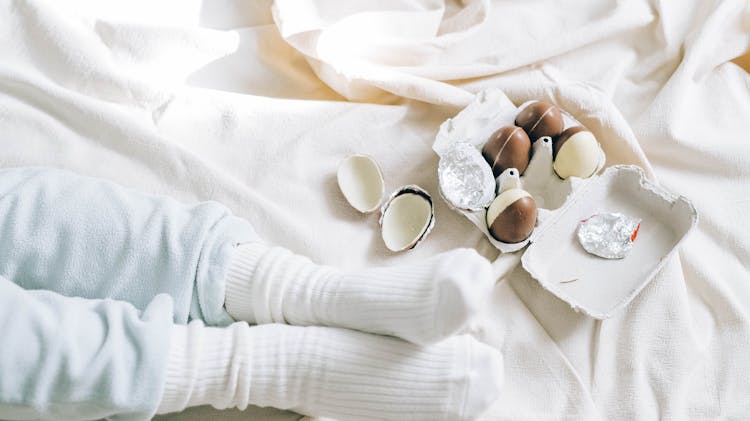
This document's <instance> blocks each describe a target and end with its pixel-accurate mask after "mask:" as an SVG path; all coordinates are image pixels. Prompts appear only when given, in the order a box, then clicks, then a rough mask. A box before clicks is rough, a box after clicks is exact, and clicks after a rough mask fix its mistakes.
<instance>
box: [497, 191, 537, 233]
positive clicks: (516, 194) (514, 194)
mask: <svg viewBox="0 0 750 421" xmlns="http://www.w3.org/2000/svg"><path fill="white" fill-rule="evenodd" d="M536 213H537V212H536V202H535V201H534V198H533V197H531V195H530V194H529V193H528V192H527V191H525V190H522V189H518V188H511V189H508V190H505V191H503V192H502V193H500V195H498V196H497V197H496V198H495V200H493V201H492V203H490V207H489V208H487V228H488V229H489V232H490V234H491V235H492V237H493V238H495V239H496V240H498V241H502V242H504V243H518V242H521V241H523V240H525V239H527V238H529V236H530V235H531V233H532V232H533V231H534V227H535V226H536Z"/></svg>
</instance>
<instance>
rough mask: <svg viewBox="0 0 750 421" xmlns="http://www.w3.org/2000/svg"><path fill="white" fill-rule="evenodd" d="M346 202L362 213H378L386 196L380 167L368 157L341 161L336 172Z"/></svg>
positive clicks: (359, 156)
mask: <svg viewBox="0 0 750 421" xmlns="http://www.w3.org/2000/svg"><path fill="white" fill-rule="evenodd" d="M336 178H337V179H338V184H339V189H341V193H342V194H343V195H344V198H346V201H347V202H349V204H350V205H351V206H352V207H353V208H354V209H356V210H358V211H360V212H362V213H370V212H374V211H376V210H377V209H378V208H379V207H380V203H381V202H382V201H383V196H384V195H385V183H384V182H383V174H382V173H381V171H380V167H378V164H377V163H376V162H375V160H374V159H372V158H370V157H369V156H367V155H352V156H349V157H347V158H346V159H344V160H343V161H341V163H340V164H339V168H338V171H337V172H336Z"/></svg>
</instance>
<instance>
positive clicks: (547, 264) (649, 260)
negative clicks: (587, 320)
mask: <svg viewBox="0 0 750 421" xmlns="http://www.w3.org/2000/svg"><path fill="white" fill-rule="evenodd" d="M529 102H531V101H529ZM529 102H527V103H524V104H521V106H520V107H516V106H515V105H514V104H513V103H512V102H511V101H510V100H509V99H508V98H507V96H505V94H504V93H503V92H502V91H501V90H498V89H493V90H488V91H484V92H481V93H480V94H478V95H477V96H476V98H475V100H474V101H473V102H472V103H471V104H469V105H468V106H467V107H466V108H465V109H463V110H462V111H461V112H460V113H459V114H458V115H456V116H455V117H453V118H451V119H448V120H446V121H445V122H444V123H443V124H442V125H441V126H440V130H439V132H438V134H437V136H436V139H435V143H434V144H433V149H434V151H435V152H436V153H437V154H438V156H440V157H441V158H442V157H443V156H444V155H445V154H447V153H448V151H450V149H451V147H452V146H453V145H454V144H455V143H456V142H466V143H469V144H471V145H472V146H474V147H475V148H476V149H477V150H481V148H482V146H483V145H484V143H485V142H486V141H487V139H488V138H489V137H490V135H492V133H494V132H495V131H496V130H497V129H499V128H500V127H502V126H506V125H510V124H513V123H514V120H515V117H516V115H517V114H518V112H519V111H520V110H521V109H523V108H524V107H525V106H526V105H528V103H529ZM561 111H562V113H563V120H564V126H565V128H568V127H571V126H575V125H580V123H579V122H578V121H576V120H575V118H573V117H572V116H570V115H568V114H566V113H565V112H564V111H563V110H561ZM532 148H533V150H532V157H531V161H530V162H529V165H528V167H527V169H526V171H525V172H524V174H523V175H520V176H519V174H518V171H517V170H515V169H507V170H505V171H504V172H503V173H502V174H500V175H499V176H498V177H497V180H496V181H497V192H499V191H502V190H504V189H505V188H506V187H509V186H510V187H520V188H523V189H524V190H526V191H527V192H529V194H531V196H532V197H533V198H534V200H535V202H536V204H537V208H538V210H537V212H538V213H537V224H536V227H535V228H534V231H533V232H532V234H531V236H530V237H529V238H528V239H526V240H525V241H522V242H519V243H512V244H510V243H504V242H501V241H498V240H496V239H494V238H493V237H492V236H491V235H490V233H489V231H488V228H487V222H486V209H481V210H467V209H460V208H457V207H455V206H453V205H452V204H451V203H450V201H448V200H445V197H444V195H443V194H442V189H441V196H443V199H444V200H445V202H446V203H448V205H449V206H450V207H451V208H453V209H454V210H455V211H457V212H458V213H460V214H462V215H464V216H465V217H466V218H467V219H468V220H469V221H471V222H472V223H473V224H474V225H475V226H476V227H477V228H478V229H479V230H480V231H481V232H482V233H484V235H485V237H487V239H488V241H489V242H490V243H491V244H492V245H493V246H495V247H496V248H497V249H498V250H500V251H501V252H504V253H507V252H516V251H519V250H521V249H523V248H524V247H527V246H528V247H527V248H526V250H525V251H524V252H523V256H522V257H521V264H522V266H523V268H524V269H525V270H526V271H527V272H528V273H529V274H530V275H531V276H532V277H533V278H534V279H536V280H537V281H538V282H539V283H540V284H541V285H542V286H543V287H544V288H545V289H547V290H548V291H550V292H551V293H553V294H554V295H556V296H557V297H558V298H560V299H562V300H563V301H566V302H567V303H568V304H569V305H570V306H571V307H572V308H573V309H575V310H576V311H582V312H584V313H585V314H588V315H589V316H591V317H594V318H597V319H605V318H608V317H610V316H611V315H612V314H613V313H614V312H616V311H617V310H618V309H619V308H621V307H623V306H625V305H627V303H629V302H630V301H631V300H632V299H633V297H635V296H636V295H637V294H638V292H639V291H641V290H642V289H643V288H644V287H645V286H646V285H647V284H648V282H649V281H650V280H651V279H653V277H654V275H655V274H656V273H657V272H658V271H659V269H661V267H662V266H663V264H664V262H665V261H666V260H667V257H668V256H670V255H671V254H672V253H673V252H674V250H675V249H676V247H677V246H678V245H679V243H680V241H682V239H683V238H684V237H685V236H686V235H687V233H688V232H689V231H690V230H691V229H692V228H693V227H694V226H695V224H696V223H697V219H698V215H697V212H696V210H695V208H694V207H693V205H692V204H691V203H690V201H689V200H688V199H686V198H685V197H682V196H679V195H674V194H672V193H670V192H668V191H667V190H665V189H664V188H662V187H661V186H659V185H657V184H655V183H653V182H652V181H649V180H648V179H647V178H646V177H645V175H644V173H643V170H642V169H641V168H639V167H637V166H632V165H617V166H613V167H609V168H607V169H606V170H604V171H603V173H602V174H601V175H599V173H600V170H601V169H602V168H603V166H604V162H605V157H604V154H603V152H602V156H601V160H600V165H599V168H598V169H597V171H596V173H595V175H593V176H592V177H589V178H586V179H581V178H578V177H570V178H568V179H565V180H563V179H561V178H560V177H558V176H557V174H556V173H555V172H554V169H553V166H552V163H553V162H552V140H551V139H550V138H548V137H547V138H545V137H543V138H540V139H538V140H536V141H534V144H533V146H532ZM606 212H620V213H623V214H626V215H629V216H632V217H636V218H640V219H641V228H640V231H639V233H638V237H637V238H636V240H635V242H634V244H633V247H632V249H631V250H630V253H629V254H628V255H627V256H626V257H625V258H623V259H615V260H613V259H604V258H601V257H598V256H594V255H591V254H589V253H587V252H586V251H585V250H584V249H583V247H582V246H581V244H580V243H579V242H578V239H577V235H576V233H577V230H578V226H579V223H580V222H581V221H582V220H584V219H586V218H589V217H590V216H592V215H595V214H598V213H606Z"/></svg>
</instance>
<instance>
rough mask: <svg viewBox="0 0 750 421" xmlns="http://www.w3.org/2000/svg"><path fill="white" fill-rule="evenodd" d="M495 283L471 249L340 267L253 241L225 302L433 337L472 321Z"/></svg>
mask: <svg viewBox="0 0 750 421" xmlns="http://www.w3.org/2000/svg"><path fill="white" fill-rule="evenodd" d="M493 285H494V279H493V277H492V270H491V265H490V263H489V262H488V261H487V260H486V259H485V258H483V257H481V256H480V255H479V254H477V252H476V251H474V250H472V249H456V250H452V251H449V252H446V253H442V254H440V255H437V256H434V257H432V258H430V259H427V260H425V261H423V262H420V263H417V264H412V265H405V266H393V267H380V268H368V269H362V270H356V271H339V270H337V269H334V268H332V267H327V266H321V265H316V264H314V263H312V262H311V261H310V259H308V258H306V257H303V256H299V255H295V254H293V253H292V252H290V251H289V250H287V249H285V248H282V247H269V246H267V245H265V244H262V243H250V244H244V245H240V246H238V247H237V248H236V249H235V254H234V256H233V257H232V260H231V263H230V267H229V271H228V276H227V285H226V294H225V295H226V299H225V305H226V309H227V311H228V312H229V314H230V315H231V316H232V317H234V318H235V319H237V320H244V321H247V322H250V323H257V324H262V323H289V324H294V325H300V326H311V325H324V326H340V327H346V328H351V329H357V330H362V331H366V332H372V333H378V334H384V335H393V336H398V337H400V338H403V339H406V340H408V341H412V342H415V343H420V344H428V343H433V342H436V341H439V340H441V339H443V338H445V337H448V336H450V335H453V334H455V333H457V332H459V331H461V329H463V328H464V327H465V326H466V325H467V324H469V323H470V322H471V321H472V319H473V318H474V317H475V316H476V315H477V314H478V313H479V312H480V311H481V308H482V306H483V305H485V304H486V303H487V300H488V297H489V296H490V294H491V290H492V287H493Z"/></svg>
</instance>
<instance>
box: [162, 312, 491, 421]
mask: <svg viewBox="0 0 750 421" xmlns="http://www.w3.org/2000/svg"><path fill="white" fill-rule="evenodd" d="M502 379H503V366H502V356H501V354H500V353H499V352H498V351H497V350H495V349H493V348H491V347H489V346H488V345H485V344H483V343H480V342H478V341H477V340H475V339H474V338H472V337H470V336H468V335H463V336H454V337H452V338H448V339H446V340H444V341H442V342H440V343H437V344H434V345H430V346H426V347H424V346H418V345H415V344H412V343H409V342H405V341H403V340H401V339H398V338H390V337H385V336H379V335H372V334H368V333H362V332H356V331H352V330H348V329H338V328H330V327H299V326H288V325H281V324H267V325H262V326H248V325H247V324H245V323H234V324H232V325H231V326H229V327H228V328H210V327H208V328H207V327H203V326H202V325H201V324H200V322H199V321H196V322H192V323H190V324H189V325H188V326H186V327H185V326H178V327H177V328H176V329H175V332H174V333H173V343H172V346H171V349H170V358H169V364H168V368H167V382H166V386H165V393H164V398H163V399H162V403H161V405H160V408H159V412H172V411H179V410H182V409H184V408H185V407H186V406H193V405H206V404H210V405H213V406H215V407H217V408H228V407H235V406H236V407H239V408H241V409H242V408H245V407H246V406H247V405H248V404H253V405H258V406H273V407H276V408H283V409H292V410H294V411H297V412H300V413H302V414H305V415H314V416H325V417H332V418H335V419H337V420H365V419H366V420H376V419H388V420H415V421H419V420H425V421H426V420H430V421H438V420H446V421H448V420H451V421H453V420H456V421H458V420H473V419H477V418H478V417H479V415H481V414H482V413H483V412H484V411H485V410H486V409H487V408H488V407H489V405H490V404H492V402H494V401H495V400H496V399H497V398H498V396H499V395H498V393H499V390H500V385H501V383H502Z"/></svg>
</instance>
